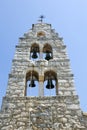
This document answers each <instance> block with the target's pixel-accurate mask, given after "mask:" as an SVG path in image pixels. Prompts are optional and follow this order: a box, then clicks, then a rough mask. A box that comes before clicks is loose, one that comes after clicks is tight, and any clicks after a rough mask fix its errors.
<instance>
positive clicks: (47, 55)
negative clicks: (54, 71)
mask: <svg viewBox="0 0 87 130" xmlns="http://www.w3.org/2000/svg"><path fill="white" fill-rule="evenodd" d="M45 59H46V60H50V59H52V57H51V56H50V53H49V52H47V53H46V57H45Z"/></svg>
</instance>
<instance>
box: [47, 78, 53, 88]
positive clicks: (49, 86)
mask: <svg viewBox="0 0 87 130" xmlns="http://www.w3.org/2000/svg"><path fill="white" fill-rule="evenodd" d="M46 88H47V89H52V88H54V84H53V83H52V80H51V79H48V82H47V85H46Z"/></svg>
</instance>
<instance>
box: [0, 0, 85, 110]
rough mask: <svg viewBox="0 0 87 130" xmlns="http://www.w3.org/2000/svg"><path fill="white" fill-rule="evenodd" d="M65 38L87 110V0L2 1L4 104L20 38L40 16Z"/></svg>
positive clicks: (0, 47) (0, 76) (1, 93)
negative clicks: (42, 15)
mask: <svg viewBox="0 0 87 130" xmlns="http://www.w3.org/2000/svg"><path fill="white" fill-rule="evenodd" d="M41 14H44V15H45V16H46V18H45V20H44V22H46V23H50V24H52V27H53V28H54V29H55V30H56V32H58V33H59V35H60V36H61V37H63V38H64V43H65V44H66V45H67V52H68V55H69V58H70V63H71V68H72V72H73V74H74V79H75V88H76V91H77V94H78V95H79V99H80V106H81V108H82V110H83V111H87V84H86V83H87V76H86V74H87V68H86V67H87V0H6V1H5V0H2V1H0V105H1V101H2V97H3V96H5V93H6V88H7V82H8V74H9V73H10V70H11V65H12V59H13V57H14V53H15V46H16V45H17V44H18V38H19V37H21V36H23V34H24V33H25V32H27V31H28V30H29V29H30V28H31V26H32V24H33V23H37V20H38V17H39V16H40V15H41Z"/></svg>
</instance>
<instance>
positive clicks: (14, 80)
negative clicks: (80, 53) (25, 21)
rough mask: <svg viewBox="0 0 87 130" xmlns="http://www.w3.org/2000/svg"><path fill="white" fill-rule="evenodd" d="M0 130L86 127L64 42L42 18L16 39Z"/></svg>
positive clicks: (60, 129)
mask: <svg viewBox="0 0 87 130" xmlns="http://www.w3.org/2000/svg"><path fill="white" fill-rule="evenodd" d="M0 130H87V115H86V114H83V113H82V111H81V109H80V104H79V99H78V95H77V94H76V91H75V85H74V78H73V74H72V71H71V68H70V60H69V57H68V54H67V52H66V45H64V42H63V38H61V37H60V36H59V34H58V33H56V31H55V29H52V26H51V24H47V23H43V21H42V19H41V21H40V23H36V24H33V25H32V28H31V29H30V30H29V31H28V32H26V33H25V34H24V36H23V37H20V38H19V44H18V45H17V46H16V50H15V55H14V58H13V61H12V68H11V72H10V74H9V79H8V87H7V91H6V95H5V97H4V98H3V102H2V108H1V112H0Z"/></svg>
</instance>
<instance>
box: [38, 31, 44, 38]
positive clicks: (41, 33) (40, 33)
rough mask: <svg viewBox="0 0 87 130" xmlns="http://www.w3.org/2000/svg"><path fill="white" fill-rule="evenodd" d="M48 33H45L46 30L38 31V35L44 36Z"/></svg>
mask: <svg viewBox="0 0 87 130" xmlns="http://www.w3.org/2000/svg"><path fill="white" fill-rule="evenodd" d="M45 35H46V34H45V32H44V31H39V32H38V33H37V37H44V36H45Z"/></svg>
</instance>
